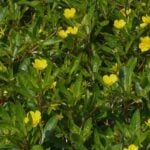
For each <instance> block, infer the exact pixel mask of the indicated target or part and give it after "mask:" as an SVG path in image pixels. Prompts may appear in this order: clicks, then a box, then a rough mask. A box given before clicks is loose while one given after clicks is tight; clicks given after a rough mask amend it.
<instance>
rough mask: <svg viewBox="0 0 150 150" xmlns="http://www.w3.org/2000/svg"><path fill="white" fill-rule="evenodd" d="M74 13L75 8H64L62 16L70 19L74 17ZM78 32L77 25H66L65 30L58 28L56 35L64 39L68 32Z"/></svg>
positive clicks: (73, 33)
mask: <svg viewBox="0 0 150 150" xmlns="http://www.w3.org/2000/svg"><path fill="white" fill-rule="evenodd" d="M75 14H76V9H75V8H70V9H69V8H66V9H65V10H64V13H63V15H64V17H65V18H66V19H71V18H74V17H75ZM77 32H78V27H77V26H68V27H67V29H66V30H64V29H60V30H58V36H59V37H61V38H63V39H65V38H67V37H68V35H69V34H72V35H75V34H77Z"/></svg>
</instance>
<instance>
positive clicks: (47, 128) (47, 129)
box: [41, 115, 59, 143]
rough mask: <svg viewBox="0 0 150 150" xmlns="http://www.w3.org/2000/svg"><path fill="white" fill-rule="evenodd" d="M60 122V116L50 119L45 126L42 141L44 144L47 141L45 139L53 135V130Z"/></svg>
mask: <svg viewBox="0 0 150 150" xmlns="http://www.w3.org/2000/svg"><path fill="white" fill-rule="evenodd" d="M58 120H59V118H58V116H57V115H56V116H53V117H52V118H50V119H49V120H48V121H47V123H46V125H45V127H44V129H43V132H42V140H41V141H42V143H43V142H44V140H45V138H46V137H47V135H49V134H50V133H51V131H52V130H53V129H55V127H56V125H57V122H58Z"/></svg>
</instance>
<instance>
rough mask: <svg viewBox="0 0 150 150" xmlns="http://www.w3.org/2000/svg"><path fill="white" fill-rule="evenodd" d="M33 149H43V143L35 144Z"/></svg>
mask: <svg viewBox="0 0 150 150" xmlns="http://www.w3.org/2000/svg"><path fill="white" fill-rule="evenodd" d="M31 150H43V147H42V146H41V145H34V146H33V147H32V148H31Z"/></svg>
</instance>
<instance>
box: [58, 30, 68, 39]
mask: <svg viewBox="0 0 150 150" xmlns="http://www.w3.org/2000/svg"><path fill="white" fill-rule="evenodd" d="M58 35H59V36H60V37H61V38H63V39H65V38H66V37H67V36H68V33H67V32H66V31H65V30H59V31H58Z"/></svg>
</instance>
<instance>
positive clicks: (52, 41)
mask: <svg viewBox="0 0 150 150" xmlns="http://www.w3.org/2000/svg"><path fill="white" fill-rule="evenodd" d="M60 42H62V40H59V39H52V38H51V39H48V40H45V41H44V42H43V43H42V44H43V46H49V45H53V44H56V43H60Z"/></svg>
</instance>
